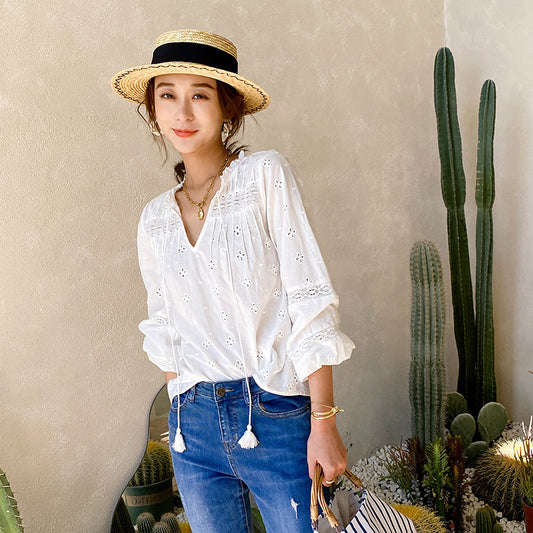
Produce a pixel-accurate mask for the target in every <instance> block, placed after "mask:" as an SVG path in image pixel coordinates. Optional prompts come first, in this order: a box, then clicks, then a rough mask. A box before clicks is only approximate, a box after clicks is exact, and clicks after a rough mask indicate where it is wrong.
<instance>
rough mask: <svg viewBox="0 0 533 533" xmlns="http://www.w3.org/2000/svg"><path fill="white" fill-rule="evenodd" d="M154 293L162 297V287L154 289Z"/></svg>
mask: <svg viewBox="0 0 533 533" xmlns="http://www.w3.org/2000/svg"><path fill="white" fill-rule="evenodd" d="M154 294H155V295H156V296H159V298H161V296H163V293H162V292H161V288H157V289H156V290H155V291H154Z"/></svg>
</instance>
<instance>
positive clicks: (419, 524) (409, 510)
mask: <svg viewBox="0 0 533 533" xmlns="http://www.w3.org/2000/svg"><path fill="white" fill-rule="evenodd" d="M392 506H393V507H394V509H396V510H397V511H398V512H399V513H401V514H403V515H404V516H406V517H407V518H410V519H411V520H412V521H413V523H414V525H415V529H416V531H417V533H446V528H445V527H444V524H443V523H442V520H441V518H440V517H439V516H437V515H436V514H435V513H434V512H433V511H430V510H429V509H428V508H427V507H423V506H421V505H404V504H393V505H392Z"/></svg>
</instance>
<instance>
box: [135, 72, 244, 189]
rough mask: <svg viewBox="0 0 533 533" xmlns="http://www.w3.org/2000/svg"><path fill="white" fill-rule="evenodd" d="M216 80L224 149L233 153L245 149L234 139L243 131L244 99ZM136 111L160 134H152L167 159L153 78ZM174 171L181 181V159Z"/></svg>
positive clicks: (151, 129)
mask: <svg viewBox="0 0 533 533" xmlns="http://www.w3.org/2000/svg"><path fill="white" fill-rule="evenodd" d="M216 82H217V94H218V101H219V103H220V108H221V109H222V114H223V115H224V117H226V120H225V122H224V126H223V129H222V131H223V132H225V133H226V138H225V139H224V141H223V143H224V146H225V148H226V150H228V152H229V153H230V154H234V153H237V152H239V151H241V150H245V149H246V146H243V145H239V144H238V143H237V142H236V141H235V139H234V137H235V136H236V135H237V134H238V133H239V131H240V130H241V129H242V130H243V131H244V100H243V97H242V95H241V94H240V93H239V92H238V91H237V90H236V89H234V88H233V87H232V86H231V85H228V84H227V83H224V82H222V81H219V80H216ZM142 105H144V107H145V109H146V114H147V115H148V118H146V117H145V116H144V115H143V114H142V113H141V106H142ZM137 113H139V115H140V116H141V118H142V119H143V120H144V122H146V124H148V126H149V127H150V131H151V132H156V133H159V134H160V135H159V136H157V135H153V137H154V140H155V141H156V142H157V144H158V145H159V147H160V148H161V149H162V150H163V151H164V152H165V162H166V161H167V159H168V150H167V145H166V144H165V140H164V137H163V135H161V131H160V129H159V124H158V123H157V119H156V115H155V102H154V78H152V79H151V80H150V81H149V82H148V85H147V87H146V94H145V98H144V104H139V105H138V106H137ZM221 134H222V132H221ZM174 172H175V177H176V181H177V182H178V183H181V182H182V181H183V180H184V178H185V165H184V164H183V161H179V162H178V163H177V164H176V165H175V166H174Z"/></svg>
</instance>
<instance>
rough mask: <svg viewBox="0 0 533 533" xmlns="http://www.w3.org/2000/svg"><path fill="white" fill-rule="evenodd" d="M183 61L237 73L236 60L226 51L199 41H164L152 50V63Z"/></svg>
mask: <svg viewBox="0 0 533 533" xmlns="http://www.w3.org/2000/svg"><path fill="white" fill-rule="evenodd" d="M172 61H183V62H186V63H199V64H200V65H207V66H209V67H213V68H218V69H222V70H227V71H229V72H234V73H235V74H237V73H238V63H237V60H236V59H235V58H234V57H233V56H232V55H231V54H229V53H228V52H224V50H220V48H216V47H214V46H209V45H208V44H201V43H165V44H162V45H160V46H158V47H157V48H156V49H155V50H154V55H153V57H152V65H154V64H156V63H169V62H172Z"/></svg>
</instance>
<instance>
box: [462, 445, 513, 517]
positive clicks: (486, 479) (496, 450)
mask: <svg viewBox="0 0 533 533" xmlns="http://www.w3.org/2000/svg"><path fill="white" fill-rule="evenodd" d="M521 446H523V441H522V440H521V439H515V440H509V441H504V442H502V443H500V444H497V445H496V446H493V447H492V448H491V449H490V450H488V451H487V452H486V453H484V454H483V455H482V456H481V457H480V458H479V459H478V461H477V464H476V469H475V471H474V477H473V478H472V491H473V493H474V494H475V495H476V496H477V497H478V498H479V499H480V500H483V501H484V502H486V503H488V504H489V505H491V506H492V507H494V509H497V510H498V511H500V512H501V513H502V514H503V516H505V518H507V519H509V520H523V511H522V492H521V490H520V478H519V464H518V461H517V459H516V457H515V453H517V450H520V448H521Z"/></svg>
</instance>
